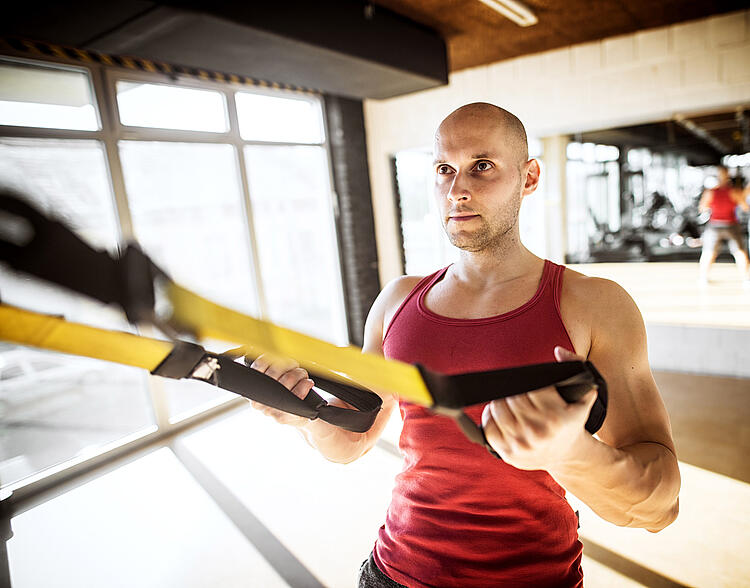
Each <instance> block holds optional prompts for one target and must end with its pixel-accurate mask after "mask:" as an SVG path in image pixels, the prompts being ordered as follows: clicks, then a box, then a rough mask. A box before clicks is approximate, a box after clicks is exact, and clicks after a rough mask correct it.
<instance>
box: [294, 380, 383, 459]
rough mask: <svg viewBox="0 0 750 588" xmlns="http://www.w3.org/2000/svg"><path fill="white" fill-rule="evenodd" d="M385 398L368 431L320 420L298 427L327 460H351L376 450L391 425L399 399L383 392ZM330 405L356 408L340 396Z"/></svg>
mask: <svg viewBox="0 0 750 588" xmlns="http://www.w3.org/2000/svg"><path fill="white" fill-rule="evenodd" d="M381 398H383V405H382V407H381V409H380V412H379V413H378V416H377V418H376V419H375V422H374V423H373V424H372V426H371V427H370V429H369V430H368V431H366V432H364V433H352V432H351V431H347V430H345V429H342V428H340V427H336V426H334V425H330V424H328V423H326V422H325V421H321V420H320V419H316V420H314V421H306V422H305V423H304V425H302V426H300V427H297V428H298V429H299V431H300V432H301V433H302V436H303V437H304V438H305V440H306V441H307V443H308V444H309V445H310V446H311V447H313V448H314V449H316V450H317V451H318V452H319V453H320V454H321V455H322V456H323V457H325V458H326V459H327V460H329V461H333V462H336V463H351V462H353V461H354V460H356V459H359V458H360V457H362V456H363V455H364V454H365V453H367V452H368V451H370V449H372V447H373V446H374V445H375V443H376V442H377V440H378V438H379V437H380V435H381V434H382V433H383V429H385V427H386V425H387V424H388V420H389V418H390V416H391V413H392V412H393V408H394V406H395V400H394V398H393V397H392V396H390V395H385V394H382V395H381ZM330 404H332V405H334V406H341V407H343V408H353V407H352V406H350V405H348V404H346V403H345V402H343V401H341V400H338V399H334V400H332V401H331V402H330Z"/></svg>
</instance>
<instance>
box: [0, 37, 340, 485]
mask: <svg viewBox="0 0 750 588" xmlns="http://www.w3.org/2000/svg"><path fill="white" fill-rule="evenodd" d="M0 59H2V60H6V61H9V62H15V63H19V64H22V65H30V66H43V67H52V68H59V69H63V70H67V71H79V72H83V73H86V74H87V75H88V79H89V84H90V87H91V95H92V97H93V100H94V107H95V110H96V116H97V120H98V122H99V129H98V130H90V131H84V130H71V129H54V128H37V127H20V126H12V125H2V124H0V137H17V138H37V139H74V140H75V139H88V140H96V141H99V142H101V144H102V146H103V148H104V152H105V163H106V166H107V174H108V179H109V182H110V196H111V198H112V205H113V206H114V211H115V216H116V226H117V230H118V235H117V242H118V246H119V247H122V246H123V245H124V244H126V243H127V242H128V241H131V240H134V238H135V233H134V230H133V220H132V217H131V214H130V209H129V206H128V198H127V190H126V187H125V179H124V173H123V169H122V162H121V160H120V153H119V145H118V144H119V142H120V141H158V142H179V143H213V144H224V145H231V146H232V148H233V151H234V156H235V163H236V166H237V170H238V172H239V178H238V179H239V185H240V189H241V199H242V207H243V212H244V215H245V225H244V227H245V230H246V232H245V235H246V245H247V246H248V247H249V249H250V268H249V269H250V272H251V277H252V282H253V284H254V288H255V294H256V299H257V301H258V311H259V315H260V317H261V318H263V319H266V318H267V317H268V311H267V308H268V305H267V302H266V299H265V294H264V288H263V283H262V276H261V275H260V259H259V257H258V251H259V249H258V247H257V239H256V234H255V229H254V226H255V225H254V219H253V214H252V202H251V198H250V183H249V180H248V173H247V166H246V162H245V155H244V147H245V146H246V145H260V146H297V145H301V146H318V147H322V148H323V149H324V150H325V154H326V163H327V168H328V169H327V170H326V171H327V175H326V177H327V185H328V194H329V203H328V204H329V206H330V210H331V214H332V215H333V216H332V217H331V228H332V230H333V231H334V233H335V232H337V230H338V228H337V220H338V215H339V207H338V198H337V195H336V193H335V190H334V182H333V168H332V156H331V149H330V142H329V140H328V137H329V134H328V124H327V117H326V114H325V102H324V100H323V99H322V97H321V96H319V95H317V94H315V93H312V92H301V91H298V90H286V89H281V88H269V87H263V86H249V85H247V84H243V83H235V82H231V81H229V80H227V81H224V82H220V81H214V80H208V79H207V80H203V79H196V78H194V77H192V76H189V75H184V74H176V73H170V74H166V73H161V72H146V71H138V70H131V69H128V68H125V67H119V66H109V65H104V64H100V63H94V62H85V63H81V62H79V61H76V60H73V59H68V58H63V57H60V56H51V55H50V56H48V55H40V56H39V58H36V56H35V57H34V58H29V57H28V55H27V54H24V53H21V52H18V51H15V50H12V49H10V50H5V49H4V50H3V51H0ZM119 81H129V82H143V83H149V84H163V85H168V86H172V87H179V88H189V89H200V90H212V91H218V92H219V93H220V94H222V96H223V99H224V105H225V113H226V115H227V122H228V130H227V131H226V132H219V133H217V132H209V131H185V130H178V129H157V128H149V127H135V126H128V125H124V124H123V123H122V122H121V121H120V113H119V107H118V103H117V82H119ZM237 92H250V93H257V94H262V95H267V96H273V97H283V96H285V95H286V96H290V97H294V98H297V99H299V98H300V94H304V99H306V100H309V101H311V102H315V103H316V104H317V105H318V107H319V112H320V116H321V129H322V132H323V137H322V141H321V142H319V143H299V142H288V141H257V140H246V139H243V138H242V137H241V135H240V129H239V121H238V116H237V105H236V100H235V93H237ZM332 243H333V244H334V246H335V248H336V249H335V251H336V255H337V263H336V264H335V266H336V274H337V283H336V288H335V291H336V293H337V295H336V298H337V300H336V303H337V305H338V308H339V312H338V314H339V315H340V320H341V325H340V326H341V328H342V332H343V335H344V337H345V338H347V339H348V335H347V334H348V323H349V317H348V316H347V313H346V305H345V300H344V281H343V270H342V267H341V251H340V246H339V239H338V235H334V239H333V240H332ZM53 310H54V309H50V311H53ZM140 331H141V333H142V334H144V335H149V334H153V333H154V330H153V328H152V327H149V326H146V327H141V328H140ZM147 380H148V384H147V386H148V393H149V397H150V401H151V406H152V410H153V414H154V423H155V424H154V426H152V427H149V428H146V429H144V430H141V431H137V432H134V433H131V434H130V435H127V436H125V437H124V438H121V439H119V440H117V441H114V442H112V443H109V444H106V445H104V446H101V447H99V448H97V450H96V451H95V452H92V453H89V454H87V455H86V456H77V457H73V458H71V459H69V460H67V461H64V462H62V463H60V464H57V465H55V466H52V467H49V468H46V469H44V470H42V471H40V472H36V473H35V474H32V475H31V476H28V477H26V478H23V479H22V480H19V481H17V482H14V483H11V484H8V485H6V486H3V487H2V489H3V491H9V492H12V493H13V494H14V496H15V497H16V498H17V499H19V500H23V499H24V498H27V497H30V496H33V495H35V494H38V493H39V492H41V491H46V490H48V489H50V488H54V487H56V486H58V485H59V484H61V483H63V482H65V481H66V480H68V479H70V478H72V477H76V476H78V475H82V474H84V473H86V472H88V471H91V470H92V469H94V468H96V467H99V466H101V465H104V464H107V463H110V462H111V461H113V460H115V459H118V458H120V457H122V456H124V455H127V454H130V453H132V452H134V451H137V450H139V449H142V448H145V447H146V446H148V445H151V444H153V443H155V442H158V441H160V440H162V439H163V438H165V437H167V436H170V435H174V434H176V433H178V432H181V431H183V430H185V429H187V428H189V427H193V426H196V425H198V424H201V423H203V422H206V421H207V420H209V419H211V418H213V417H216V416H218V415H220V414H222V413H224V412H226V411H228V410H231V409H233V408H235V407H238V406H242V405H244V400H243V399H242V398H240V397H235V398H229V399H226V398H218V399H217V400H216V402H211V403H208V404H204V405H202V406H199V407H198V409H197V410H196V411H195V412H194V413H193V412H191V413H189V414H188V415H187V416H184V418H180V419H179V420H171V419H170V415H169V410H168V406H167V394H166V391H165V390H164V387H163V384H162V382H161V380H160V378H154V377H149V378H148V379H147Z"/></svg>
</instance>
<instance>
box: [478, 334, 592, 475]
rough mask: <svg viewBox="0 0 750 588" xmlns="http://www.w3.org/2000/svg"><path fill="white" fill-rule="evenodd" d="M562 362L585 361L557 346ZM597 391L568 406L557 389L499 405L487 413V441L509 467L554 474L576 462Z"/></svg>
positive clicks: (496, 402)
mask: <svg viewBox="0 0 750 588" xmlns="http://www.w3.org/2000/svg"><path fill="white" fill-rule="evenodd" d="M555 359H556V360H557V361H575V360H581V361H582V360H583V358H581V357H579V356H577V355H576V354H575V353H573V352H571V351H568V350H567V349H564V348H563V347H555ZM596 396H597V392H596V390H595V389H591V390H589V391H588V392H587V393H586V394H585V395H584V396H583V397H582V398H581V399H580V400H578V401H577V402H574V403H572V404H568V403H567V402H565V400H563V398H562V396H560V394H559V393H558V392H557V389H556V388H555V387H554V386H548V387H546V388H540V389H539V390H533V391H531V392H527V393H526V394H517V395H515V396H509V397H508V398H501V399H499V400H493V401H492V402H490V403H489V404H488V405H487V406H486V407H485V409H484V412H483V413H482V426H483V427H484V433H485V435H486V437H487V441H488V442H489V444H490V445H491V446H492V448H493V449H494V450H495V451H497V453H498V454H499V455H500V457H501V458H502V459H503V461H505V462H506V463H508V464H510V465H512V466H514V467H516V468H519V469H522V470H549V469H552V468H554V467H555V466H557V465H560V464H563V463H566V462H569V461H571V460H575V459H576V456H577V455H578V454H579V453H580V452H577V451H576V449H577V448H581V447H582V446H585V443H581V442H582V441H584V440H585V439H584V437H587V436H588V437H590V435H589V433H588V432H587V431H586V429H585V425H586V420H587V419H588V416H589V412H591V407H592V406H593V405H594V402H595V401H596Z"/></svg>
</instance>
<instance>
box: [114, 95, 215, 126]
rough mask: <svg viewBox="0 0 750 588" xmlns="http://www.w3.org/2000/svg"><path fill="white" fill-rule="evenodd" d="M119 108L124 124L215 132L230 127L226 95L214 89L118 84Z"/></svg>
mask: <svg viewBox="0 0 750 588" xmlns="http://www.w3.org/2000/svg"><path fill="white" fill-rule="evenodd" d="M117 106H118V108H119V110H120V121H122V124H124V125H129V126H133V127H150V128H156V129H177V130H184V131H208V132H213V133H223V132H225V131H226V130H227V128H228V127H227V115H226V108H225V107H224V95H223V94H221V93H220V92H215V91H213V90H196V89H193V88H179V87H176V86H167V85H163V84H142V83H139V82H117Z"/></svg>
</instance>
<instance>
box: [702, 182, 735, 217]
mask: <svg viewBox="0 0 750 588" xmlns="http://www.w3.org/2000/svg"><path fill="white" fill-rule="evenodd" d="M709 222H711V223H717V224H722V225H734V224H736V223H737V203H736V202H735V201H734V200H732V192H731V188H726V187H722V188H714V190H713V193H712V194H711V220H710V221H709Z"/></svg>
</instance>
